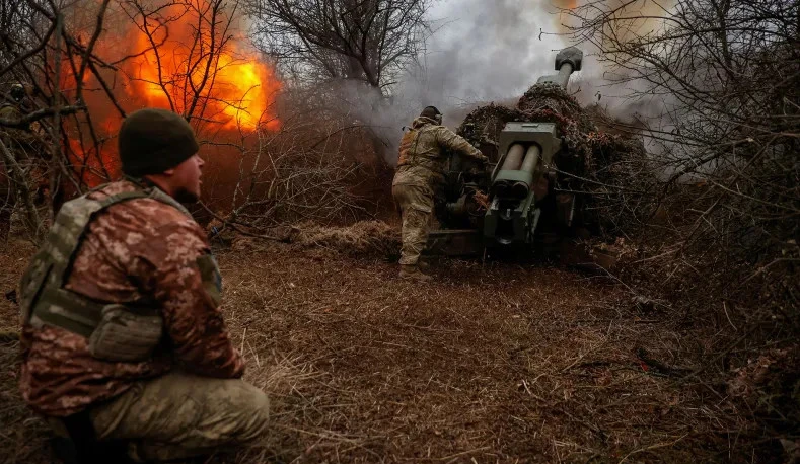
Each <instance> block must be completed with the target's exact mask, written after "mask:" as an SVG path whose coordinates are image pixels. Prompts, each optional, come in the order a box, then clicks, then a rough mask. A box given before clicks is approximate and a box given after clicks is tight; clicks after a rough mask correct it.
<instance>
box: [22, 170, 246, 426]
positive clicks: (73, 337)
mask: <svg viewBox="0 0 800 464" xmlns="http://www.w3.org/2000/svg"><path fill="white" fill-rule="evenodd" d="M137 188H139V187H138V186H137V185H136V184H135V183H133V182H131V181H127V180H124V181H118V182H113V183H110V184H106V185H105V186H102V187H100V188H99V189H98V190H95V191H94V192H92V193H90V194H89V198H91V199H96V200H101V199H104V198H106V197H109V196H112V195H116V194H118V193H121V192H125V191H131V190H135V189H137ZM210 252H211V251H210V247H209V243H208V240H207V239H206V237H205V234H204V232H203V230H202V229H201V228H200V226H198V225H197V223H196V222H194V220H192V219H191V218H190V217H187V216H186V215H184V214H183V213H181V212H180V211H178V210H177V209H175V208H174V207H171V206H169V205H166V204H164V203H161V202H159V201H156V200H152V199H149V198H141V199H135V200H131V201H128V202H125V203H120V204H117V205H113V206H111V207H109V208H108V209H106V210H103V211H102V212H101V213H100V214H98V215H97V217H96V218H95V219H94V220H93V221H92V222H90V223H89V225H88V226H87V230H86V232H85V237H84V239H83V241H82V243H81V246H80V248H79V249H78V251H77V254H76V255H75V259H74V262H73V265H72V268H71V272H70V274H69V277H68V278H67V281H66V284H65V286H64V288H66V289H67V290H70V291H73V292H76V293H79V294H81V295H83V296H86V297H88V298H91V299H93V300H96V301H103V302H109V303H129V302H133V301H141V300H142V299H144V298H150V299H152V300H154V301H155V302H156V303H157V304H158V306H159V307H160V310H161V313H162V316H163V319H164V334H165V335H164V337H163V339H162V343H161V344H160V345H159V347H158V348H157V349H156V352H155V354H154V355H153V357H152V358H151V359H149V360H147V361H144V362H139V363H119V362H107V361H101V360H99V359H96V358H94V357H92V356H91V355H90V354H89V350H88V346H87V345H88V344H87V339H86V338H85V337H83V336H81V335H78V334H76V333H73V332H70V331H68V330H66V329H62V328H60V327H54V326H51V325H44V326H41V327H40V328H36V327H34V326H32V325H29V324H25V325H23V330H22V336H21V341H22V356H23V363H22V369H21V375H20V390H21V392H22V397H23V399H24V400H25V401H26V402H27V403H28V404H29V405H30V406H31V407H32V408H33V409H34V410H35V411H37V412H39V413H41V414H45V415H51V416H66V415H69V414H72V413H75V412H78V411H80V410H82V409H84V408H86V407H87V406H89V405H92V404H94V403H96V402H99V401H103V400H106V399H109V398H113V397H115V396H117V395H119V394H121V393H123V392H125V391H126V390H128V389H129V388H131V387H132V386H133V384H134V383H135V382H137V381H140V380H143V379H147V378H152V377H155V376H159V375H162V374H164V373H166V372H167V371H169V370H170V369H171V368H172V366H173V365H175V366H179V367H180V368H182V369H185V370H187V371H190V372H193V373H196V374H198V375H204V376H209V377H218V378H235V377H240V376H241V375H242V373H243V371H244V363H243V360H242V358H241V356H240V355H239V353H238V352H237V350H236V348H234V346H233V345H232V343H231V340H230V337H229V335H228V332H227V330H226V327H225V323H224V321H223V317H222V313H221V312H220V310H219V308H217V304H216V303H215V301H214V297H213V296H212V295H210V294H209V293H208V292H207V290H206V289H205V287H204V284H203V279H202V275H201V270H200V268H199V266H198V264H197V262H198V261H197V259H198V258H199V257H201V256H204V255H206V254H209V253H210Z"/></svg>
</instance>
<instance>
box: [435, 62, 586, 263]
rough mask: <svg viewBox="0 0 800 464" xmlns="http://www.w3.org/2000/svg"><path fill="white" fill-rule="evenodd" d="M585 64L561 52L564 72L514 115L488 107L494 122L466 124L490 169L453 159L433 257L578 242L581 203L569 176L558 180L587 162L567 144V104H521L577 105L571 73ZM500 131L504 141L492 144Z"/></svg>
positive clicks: (540, 83)
mask: <svg viewBox="0 0 800 464" xmlns="http://www.w3.org/2000/svg"><path fill="white" fill-rule="evenodd" d="M582 60H583V53H582V52H581V51H580V50H578V49H577V48H574V47H570V48H567V49H565V50H562V51H561V52H560V53H559V54H558V56H557V57H556V62H555V70H556V71H558V73H557V74H554V75H548V76H542V77H540V78H539V79H538V80H537V83H536V85H534V86H533V87H532V88H531V90H529V91H528V93H526V95H525V96H524V97H523V100H521V101H520V105H518V107H517V108H516V109H510V108H505V107H500V106H495V105H490V106H489V107H485V111H486V112H488V113H491V112H493V111H494V112H495V113H496V114H494V113H492V114H493V116H492V117H490V118H488V119H487V120H484V121H477V122H469V121H465V123H464V124H462V126H461V127H460V128H459V131H458V132H459V134H460V135H462V136H464V137H465V138H467V139H468V140H470V141H471V142H472V143H473V144H475V145H478V147H479V148H480V150H481V151H482V152H483V153H484V154H485V155H486V156H487V157H489V159H490V161H491V162H492V163H491V164H490V165H489V168H484V167H482V166H480V165H477V164H475V163H473V162H471V161H468V160H466V159H461V158H460V157H459V156H458V155H454V156H452V157H450V158H451V162H450V166H449V170H448V172H447V175H446V182H445V185H444V192H440V194H439V195H437V197H438V198H440V199H443V201H441V202H440V203H439V204H437V208H436V216H437V220H438V222H439V224H440V225H441V228H440V229H439V230H434V231H432V232H431V234H430V238H429V242H428V250H429V252H430V253H432V254H447V255H465V254H475V253H480V252H481V251H483V250H484V249H491V250H508V251H511V252H512V253H518V252H520V251H535V250H538V251H544V250H547V249H548V244H549V245H552V244H553V243H555V242H557V241H558V240H559V239H560V238H562V237H564V236H570V235H575V233H576V225H577V222H579V221H578V219H579V218H578V216H580V214H579V213H580V212H579V202H580V201H579V198H576V194H575V193H574V190H575V189H573V188H570V185H569V183H570V179H569V178H568V177H569V176H563V175H561V174H560V173H563V172H564V171H569V172H576V170H579V168H580V166H579V165H580V158H581V157H580V156H579V154H577V153H573V152H572V150H570V149H569V146H568V144H567V143H565V142H564V140H563V139H564V137H565V133H563V132H562V129H563V124H560V123H559V121H560V120H561V119H560V118H562V116H564V115H562V114H561V112H559V108H562V107H563V102H561V103H560V104H559V102H558V101H556V104H554V105H549V106H548V105H547V104H546V103H545V104H542V105H539V104H538V103H537V104H536V105H534V106H536V108H522V106H523V105H522V104H523V102H524V101H525V99H526V98H528V99H529V100H530V99H531V98H532V99H533V100H536V101H537V102H539V103H541V102H547V101H548V99H552V98H555V99H556V100H558V99H559V98H560V99H562V100H570V102H569V104H571V105H573V106H577V104H576V103H574V100H572V99H571V97H569V96H568V95H567V94H566V87H567V84H568V82H569V78H570V76H571V75H572V73H573V72H576V71H580V70H581V63H582ZM531 109H533V110H534V111H529V110H531ZM542 109H545V110H546V111H547V113H542V111H541V110H542ZM578 109H580V107H578ZM471 114H472V113H471ZM543 114H546V115H547V117H544V116H542V115H543ZM468 119H469V116H468ZM491 125H494V126H495V127H494V128H492V127H490V126H491ZM501 125H502V130H500V131H499V136H497V137H493V136H492V134H491V133H492V132H494V133H495V134H494V135H497V134H496V132H497V129H499V127H500V126H501ZM480 126H482V127H480ZM487 134H488V135H487ZM495 139H496V140H495ZM559 176H560V177H559Z"/></svg>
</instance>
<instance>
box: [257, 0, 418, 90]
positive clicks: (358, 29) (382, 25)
mask: <svg viewBox="0 0 800 464" xmlns="http://www.w3.org/2000/svg"><path fill="white" fill-rule="evenodd" d="M429 5H430V0H322V1H316V0H249V2H248V10H249V12H250V13H251V15H253V17H254V18H256V24H255V31H256V34H257V39H259V40H260V41H261V43H262V45H263V47H264V49H265V51H268V52H270V53H271V54H272V55H273V56H276V57H278V59H279V63H280V64H281V65H282V66H284V70H286V71H289V72H291V73H292V74H294V75H295V76H296V77H299V78H301V79H311V80H312V81H313V82H314V83H319V82H321V81H325V80H328V79H355V80H360V81H363V82H365V83H367V84H368V85H369V86H371V87H374V88H376V89H380V90H381V92H383V93H386V90H387V89H390V88H391V86H392V85H394V84H395V83H396V79H397V76H398V74H399V73H400V72H401V71H403V70H404V69H405V68H406V66H407V65H408V64H409V63H411V62H413V61H414V60H416V58H417V57H418V55H419V53H420V51H421V47H422V45H423V44H424V41H425V38H426V36H427V34H428V32H429V25H428V23H427V21H426V20H425V13H426V11H427V9H428V7H429Z"/></svg>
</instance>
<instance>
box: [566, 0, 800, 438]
mask: <svg viewBox="0 0 800 464" xmlns="http://www.w3.org/2000/svg"><path fill="white" fill-rule="evenodd" d="M655 1H656V3H655V4H656V5H658V6H659V8H653V1H652V0H648V1H647V3H648V6H647V7H648V11H650V12H651V13H650V14H649V15H644V14H642V8H643V6H644V3H645V2H643V1H639V0H628V1H623V0H620V1H617V0H615V1H610V2H609V1H602V2H601V1H591V2H588V3H585V4H583V5H582V6H580V7H578V8H576V9H574V10H571V11H568V14H571V15H572V16H573V18H574V19H577V26H575V27H574V28H573V29H572V32H573V33H574V38H575V39H576V40H579V41H584V42H590V43H591V44H593V45H594V46H595V47H596V48H597V49H598V50H599V52H600V53H599V57H600V60H601V62H602V63H603V65H604V66H605V70H606V73H605V75H606V77H608V78H611V79H613V80H615V81H616V82H617V83H620V84H624V87H625V88H627V89H629V94H628V95H627V96H628V97H629V98H630V99H632V100H635V101H636V103H637V107H638V108H639V110H640V111H641V114H640V120H641V121H640V122H642V123H644V125H646V126H647V131H646V132H647V135H648V136H649V139H650V141H651V143H652V144H653V145H651V146H655V148H656V149H655V150H653V152H654V154H653V155H652V157H653V161H654V162H656V163H658V165H659V166H660V171H661V174H662V175H663V176H664V184H663V187H664V189H663V194H662V197H661V201H662V208H661V213H664V214H661V217H660V218H658V219H659V220H658V221H657V222H655V223H654V224H653V226H654V227H653V228H652V229H651V232H655V233H657V234H658V235H657V236H658V237H659V241H658V242H656V241H653V240H651V241H650V244H651V245H652V246H653V248H652V250H651V251H652V252H651V253H650V254H649V256H646V257H644V258H643V259H641V260H640V261H639V264H640V265H647V266H650V267H651V269H653V272H652V273H651V275H652V274H653V273H655V272H658V273H659V274H658V275H659V276H661V277H662V278H661V279H660V282H659V284H660V285H663V286H664V288H668V289H671V293H672V294H671V295H670V296H673V297H674V295H675V294H676V292H678V291H679V292H680V301H677V304H679V305H680V306H682V307H683V308H684V309H686V313H684V314H685V317H693V318H703V319H705V320H706V321H709V320H711V321H713V320H714V319H715V318H716V319H717V320H721V321H724V324H722V325H720V333H725V332H727V331H729V330H731V329H733V331H734V332H735V333H734V334H731V336H730V337H722V336H721V337H719V339H717V340H714V341H713V343H714V344H715V346H713V348H712V349H715V350H718V351H719V352H720V354H719V356H716V357H715V358H714V361H712V363H716V364H719V366H715V367H719V368H721V369H728V368H729V367H728V366H729V365H730V364H733V363H734V361H733V360H734V359H735V357H734V356H733V355H732V354H731V352H732V350H733V349H734V348H736V349H737V350H740V349H742V347H743V346H747V350H750V352H751V353H766V352H768V349H769V348H767V347H769V346H771V345H770V344H771V343H772V342H773V341H774V340H781V339H783V340H786V341H789V343H788V344H786V343H784V344H782V345H783V346H784V347H785V348H782V349H785V350H787V352H793V353H797V352H798V350H800V348H799V347H798V345H797V343H796V340H797V334H798V331H800V324H798V321H800V318H798V311H797V310H798V308H800V278H798V271H799V270H800V269H799V268H798V264H800V247H798V243H797V238H798V237H800V158H798V152H800V2H798V1H797V0H791V1H787V0H761V1H749V0H669V1H666V0H664V1H660V0H655ZM653 11H655V13H653ZM652 236H655V234H652V235H651V237H652ZM655 280H659V279H655ZM675 300H677V299H675ZM720 301H721V302H722V303H720ZM717 308H720V309H718V310H717ZM717 311H719V312H720V313H721V314H717ZM764 342H766V344H764ZM743 351H746V350H743ZM721 359H725V363H721V362H719V360H721ZM746 361H747V360H746V358H745V359H742V358H741V357H740V358H739V359H738V360H737V362H739V363H746ZM734 365H735V364H734ZM739 365H741V364H739ZM776 366H777V365H776ZM773 371H774V372H778V373H780V370H778V369H777V367H776V368H774V369H773ZM783 373H784V375H785V376H784V377H783V378H784V379H786V380H785V382H784V381H783V380H777V378H776V379H775V380H772V381H771V382H772V384H771V385H766V386H764V388H765V390H763V391H762V392H761V396H760V397H756V398H754V399H753V400H752V401H753V402H752V403H750V404H749V406H750V407H752V408H753V410H754V411H757V412H759V413H764V414H765V415H768V416H770V417H771V418H770V419H768V422H765V424H769V426H766V425H765V427H764V429H763V430H761V431H757V432H756V433H759V434H762V435H761V436H760V437H759V438H760V439H762V440H763V439H764V438H767V440H763V442H767V441H768V439H769V438H776V437H782V436H784V437H786V436H788V437H791V436H792V435H793V436H794V437H796V436H797V423H798V422H797V418H798V417H800V411H798V410H797V408H796V403H794V405H795V406H791V404H792V403H791V402H788V403H782V401H784V399H785V398H786V392H785V391H781V388H783V387H781V386H780V385H781V382H784V383H783V385H784V386H788V387H786V388H789V389H791V388H795V389H796V388H797V383H796V380H788V379H790V378H793V379H797V364H796V363H794V365H786V366H783ZM795 391H796V390H795ZM775 411H778V413H777V414H776V413H775ZM764 435H767V436H766V437H764ZM770 435H771V436H770Z"/></svg>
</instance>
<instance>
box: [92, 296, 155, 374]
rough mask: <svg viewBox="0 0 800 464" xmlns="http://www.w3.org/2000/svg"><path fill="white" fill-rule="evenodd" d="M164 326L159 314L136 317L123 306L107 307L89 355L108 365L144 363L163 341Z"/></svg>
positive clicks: (93, 338)
mask: <svg viewBox="0 0 800 464" xmlns="http://www.w3.org/2000/svg"><path fill="white" fill-rule="evenodd" d="M162 325H163V320H162V318H161V315H160V314H158V313H157V312H154V313H153V314H136V313H134V312H132V311H131V309H130V308H128V307H126V306H123V305H120V304H109V305H105V306H103V309H102V311H101V316H100V322H98V323H97V327H95V329H94V331H92V334H91V335H90V336H89V353H91V355H92V356H93V357H95V358H97V359H102V360H104V361H112V362H137V361H144V360H146V359H149V358H150V357H151V356H152V355H153V350H154V349H155V347H156V346H157V345H158V343H159V341H160V340H161V332H162Z"/></svg>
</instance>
